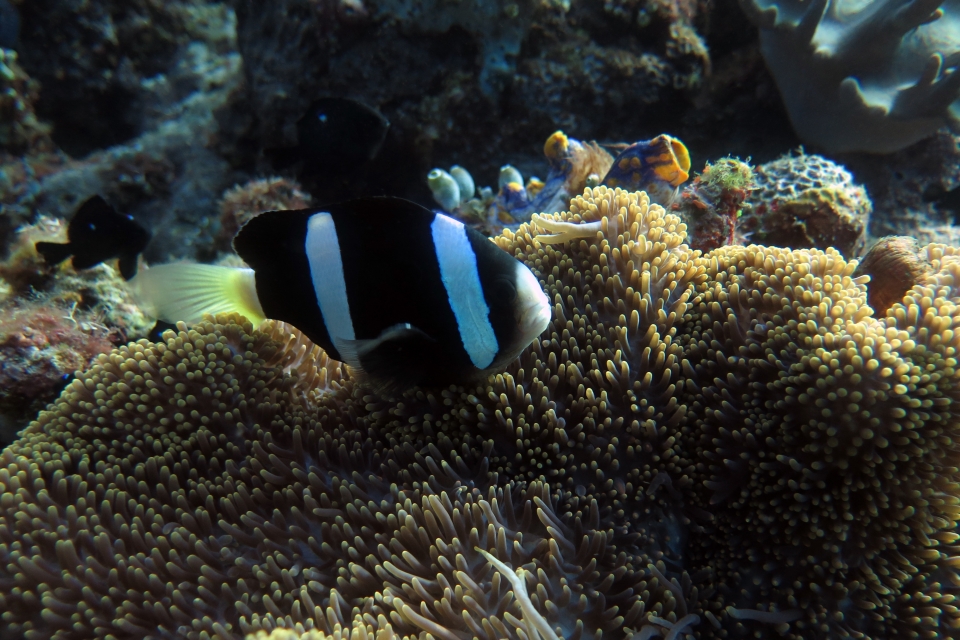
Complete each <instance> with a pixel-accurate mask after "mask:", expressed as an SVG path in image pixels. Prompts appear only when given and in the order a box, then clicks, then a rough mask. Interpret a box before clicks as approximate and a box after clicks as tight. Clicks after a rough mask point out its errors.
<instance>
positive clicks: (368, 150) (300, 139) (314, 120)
mask: <svg viewBox="0 0 960 640" xmlns="http://www.w3.org/2000/svg"><path fill="white" fill-rule="evenodd" d="M389 128H390V122H389V121H388V120H387V119H386V118H384V117H383V115H382V114H381V113H380V112H379V111H377V110H376V109H373V108H371V107H369V106H367V105H365V104H363V103H362V102H358V101H357V100H353V99H351V98H320V99H319V100H316V101H314V102H313V103H312V104H311V105H310V108H308V109H307V112H306V113H305V114H304V115H303V117H302V118H300V120H299V121H298V122H297V145H296V146H294V147H284V148H280V149H268V150H267V155H268V157H270V158H271V160H272V161H273V163H274V165H275V166H276V168H277V169H285V168H287V167H290V166H292V165H294V164H297V163H302V165H301V173H303V174H309V175H318V174H325V175H328V176H329V175H343V174H345V173H349V172H351V171H353V170H355V169H356V168H358V167H360V166H362V165H364V164H366V163H367V162H369V161H370V160H373V158H375V157H376V155H377V153H378V152H379V151H380V147H381V146H382V145H383V141H384V139H385V138H386V137H387V129H389Z"/></svg>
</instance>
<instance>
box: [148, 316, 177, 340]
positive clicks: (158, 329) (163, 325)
mask: <svg viewBox="0 0 960 640" xmlns="http://www.w3.org/2000/svg"><path fill="white" fill-rule="evenodd" d="M167 329H173V330H174V331H176V329H177V325H175V324H174V323H172V322H164V321H163V320H157V321H156V322H155V323H154V324H153V328H152V329H150V331H149V332H147V335H146V338H147V340H149V341H150V342H160V340H161V339H162V338H163V332H164V331H166V330H167Z"/></svg>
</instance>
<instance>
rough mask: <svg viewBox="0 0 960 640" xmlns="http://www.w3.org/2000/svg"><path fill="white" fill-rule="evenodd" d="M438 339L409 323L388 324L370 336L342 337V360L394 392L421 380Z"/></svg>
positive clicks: (384, 389) (377, 385)
mask: <svg viewBox="0 0 960 640" xmlns="http://www.w3.org/2000/svg"><path fill="white" fill-rule="evenodd" d="M435 343H436V340H434V339H433V338H431V337H430V336H429V335H427V334H426V333H424V332H423V331H421V330H420V329H418V328H416V327H414V326H413V325H411V324H408V323H402V324H396V325H393V326H392V327H388V328H386V329H384V330H383V332H382V333H381V334H380V335H379V336H377V337H376V338H373V339H371V340H339V341H337V350H338V351H339V352H340V355H341V356H342V357H343V361H344V362H346V363H347V364H349V365H350V366H351V367H353V368H354V369H356V370H357V373H359V374H360V375H361V377H362V378H364V379H366V380H367V381H368V382H369V383H370V384H371V385H372V386H373V387H375V388H376V389H377V390H379V391H381V392H385V393H392V392H396V391H399V390H401V389H406V388H409V387H412V386H414V385H416V384H418V383H419V382H420V381H421V380H422V379H423V378H424V377H425V374H426V372H427V367H429V366H430V359H429V358H427V357H425V355H426V354H428V353H431V352H432V349H431V348H430V347H431V346H434V345H435Z"/></svg>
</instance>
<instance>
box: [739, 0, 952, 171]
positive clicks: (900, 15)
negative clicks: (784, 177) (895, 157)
mask: <svg viewBox="0 0 960 640" xmlns="http://www.w3.org/2000/svg"><path fill="white" fill-rule="evenodd" d="M740 4H741V6H742V7H743V8H744V9H745V10H746V11H747V13H748V15H750V17H751V19H752V20H753V21H754V23H755V24H757V25H758V26H759V27H760V47H761V50H762V51H763V56H764V59H765V60H766V62H767V65H768V66H769V67H770V70H771V71H772V73H773V75H774V77H775V78H776V81H777V86H778V87H779V88H780V93H781V95H782V96H783V100H784V102H785V103H786V107H787V111H788V112H789V114H790V120H791V122H792V123H793V126H794V128H795V129H796V131H797V134H798V135H799V136H800V138H801V139H803V141H804V142H806V143H808V144H811V145H816V146H817V147H821V148H823V149H826V150H827V151H830V152H834V153H836V152H844V151H868V152H873V153H890V152H893V151H897V150H899V149H903V148H904V147H907V146H909V145H911V144H913V143H914V142H917V141H918V140H922V139H923V138H926V137H928V136H930V135H932V134H933V133H934V132H935V131H936V130H937V129H939V128H941V127H943V126H945V125H948V124H949V125H951V126H952V127H954V128H957V127H960V73H958V57H957V56H958V55H960V35H958V34H960V3H958V2H957V1H956V0H933V1H929V0H928V1H916V2H902V1H901V0H874V1H872V2H857V1H856V0H835V1H833V2H831V1H830V0H815V1H814V2H806V3H805V2H800V1H798V0H741V3H740Z"/></svg>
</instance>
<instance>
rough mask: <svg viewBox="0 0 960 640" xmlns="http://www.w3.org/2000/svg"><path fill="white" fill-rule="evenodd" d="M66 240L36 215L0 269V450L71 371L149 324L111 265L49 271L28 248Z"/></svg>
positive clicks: (55, 224)
mask: <svg viewBox="0 0 960 640" xmlns="http://www.w3.org/2000/svg"><path fill="white" fill-rule="evenodd" d="M65 236H66V230H65V228H64V225H63V224H62V223H61V222H60V221H59V220H55V219H51V218H47V217H45V216H41V217H40V218H39V219H38V220H37V222H36V223H34V224H32V225H27V226H25V227H23V228H21V229H20V230H19V231H18V234H17V239H16V241H15V242H14V244H13V245H12V247H11V248H10V255H9V256H8V257H7V259H6V260H5V261H3V262H0V284H2V285H3V287H4V296H3V298H2V299H0V318H2V321H0V445H4V444H7V443H9V442H10V441H11V440H12V439H13V433H14V432H16V431H18V430H20V429H22V428H23V427H25V426H26V425H27V424H28V423H29V422H30V421H31V420H32V419H34V418H35V417H36V415H37V412H38V411H39V410H40V409H41V408H43V407H44V406H45V405H46V404H47V403H48V402H50V401H52V400H54V399H55V398H56V397H57V395H58V394H59V393H60V390H61V389H62V388H63V385H64V384H65V381H66V380H67V379H68V378H69V377H70V376H72V375H73V373H74V372H75V371H77V370H80V369H86V368H87V367H88V366H89V364H90V362H91V360H92V359H93V358H94V357H95V356H97V355H99V354H101V353H105V352H107V351H109V350H111V349H113V347H114V346H116V345H117V344H121V343H123V342H126V341H127V340H128V339H131V338H138V337H141V336H144V335H146V334H147V332H148V331H149V330H150V326H151V324H152V321H150V320H148V319H147V318H146V317H145V316H144V315H143V313H142V312H141V310H140V309H139V307H137V306H136V304H134V302H133V299H132V297H131V296H130V293H129V292H128V291H127V288H126V286H125V283H124V281H123V279H122V278H121V277H120V275H119V273H118V272H117V270H116V268H114V267H113V266H110V265H106V264H101V265H97V266H96V267H94V268H92V269H85V270H83V271H80V272H77V271H75V270H74V269H73V268H72V267H71V266H70V265H69V263H65V264H63V265H62V266H60V267H51V266H50V265H48V264H47V263H46V262H45V261H44V260H43V258H42V257H41V256H40V255H39V254H38V253H37V251H36V249H35V248H34V244H35V243H36V242H38V241H52V242H62V241H64V240H65Z"/></svg>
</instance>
